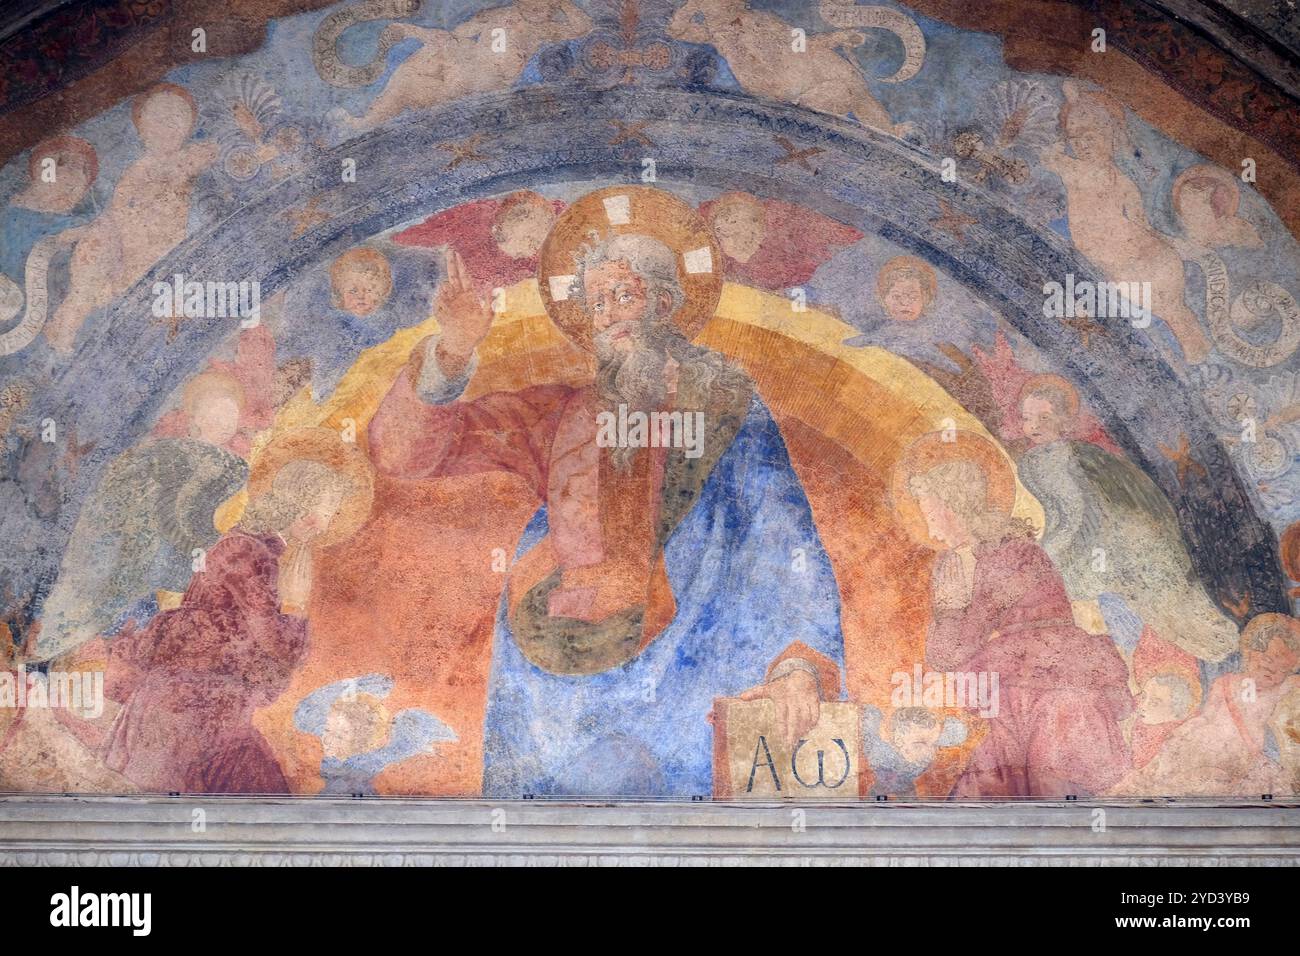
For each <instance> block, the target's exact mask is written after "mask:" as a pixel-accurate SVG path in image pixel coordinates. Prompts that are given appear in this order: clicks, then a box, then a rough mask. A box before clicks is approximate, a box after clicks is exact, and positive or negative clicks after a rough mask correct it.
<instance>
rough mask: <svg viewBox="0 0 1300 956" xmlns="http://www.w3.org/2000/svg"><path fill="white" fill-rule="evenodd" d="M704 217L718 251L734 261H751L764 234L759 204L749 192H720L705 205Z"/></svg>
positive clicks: (763, 213)
mask: <svg viewBox="0 0 1300 956" xmlns="http://www.w3.org/2000/svg"><path fill="white" fill-rule="evenodd" d="M706 218H707V219H708V222H709V225H710V226H712V227H713V234H714V235H715V236H717V237H718V245H719V246H721V247H722V251H723V252H725V253H726V254H727V255H728V256H730V257H731V258H732V259H735V260H736V261H737V262H748V261H749V260H750V259H752V258H754V254H755V253H756V252H758V250H759V248H760V247H761V246H762V245H763V239H764V238H765V237H766V235H767V213H766V210H765V209H764V207H763V201H762V200H761V199H759V198H758V197H757V196H751V195H750V194H749V193H743V192H729V193H723V194H722V195H721V196H719V197H718V198H717V199H715V200H714V201H713V202H712V203H710V204H709V206H708V212H707V215H706Z"/></svg>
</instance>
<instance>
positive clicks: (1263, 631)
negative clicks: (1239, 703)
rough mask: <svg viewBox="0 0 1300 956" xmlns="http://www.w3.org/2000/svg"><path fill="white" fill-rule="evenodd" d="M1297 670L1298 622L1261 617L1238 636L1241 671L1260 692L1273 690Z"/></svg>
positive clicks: (1283, 616) (1277, 616)
mask: <svg viewBox="0 0 1300 956" xmlns="http://www.w3.org/2000/svg"><path fill="white" fill-rule="evenodd" d="M1297 666H1300V621H1298V620H1296V619H1295V618H1294V617H1291V616H1290V615H1289V614H1260V615H1259V616H1257V617H1254V618H1252V619H1251V621H1250V623H1249V624H1247V625H1246V626H1245V628H1243V629H1242V632H1241V670H1242V672H1243V673H1244V674H1246V675H1247V676H1248V677H1250V678H1252V679H1253V680H1254V681H1255V683H1256V684H1257V685H1258V686H1259V687H1262V688H1269V687H1276V686H1278V685H1279V684H1281V683H1282V682H1283V681H1284V680H1286V679H1287V678H1288V677H1290V676H1291V675H1292V674H1294V673H1295V670H1296V667H1297Z"/></svg>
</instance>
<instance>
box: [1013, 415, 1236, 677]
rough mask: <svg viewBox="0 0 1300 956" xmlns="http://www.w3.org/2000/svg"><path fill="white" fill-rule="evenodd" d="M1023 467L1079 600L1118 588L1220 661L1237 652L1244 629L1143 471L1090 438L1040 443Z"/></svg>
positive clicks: (1160, 624)
mask: <svg viewBox="0 0 1300 956" xmlns="http://www.w3.org/2000/svg"><path fill="white" fill-rule="evenodd" d="M1019 470H1020V479H1021V481H1022V482H1023V483H1024V484H1025V487H1026V488H1028V489H1029V491H1030V492H1031V493H1032V494H1034V496H1035V497H1037V498H1038V500H1039V501H1040V502H1041V503H1042V505H1043V509H1044V512H1045V513H1046V516H1047V519H1048V520H1047V529H1046V531H1045V533H1044V537H1043V547H1044V548H1046V549H1047V551H1048V553H1049V554H1050V555H1051V556H1052V559H1053V560H1054V561H1055V562H1056V564H1057V567H1058V568H1059V569H1060V571H1061V574H1062V576H1063V577H1064V578H1065V584H1066V587H1067V589H1068V590H1069V592H1070V596H1071V597H1072V598H1074V599H1075V600H1097V599H1098V598H1099V597H1101V596H1102V595H1104V594H1108V593H1110V594H1116V595H1119V596H1120V597H1121V598H1123V600H1124V601H1125V602H1126V603H1127V604H1128V606H1129V607H1130V608H1131V609H1132V610H1133V611H1134V612H1135V613H1136V614H1137V615H1138V616H1139V617H1140V618H1141V619H1142V621H1143V622H1144V623H1145V624H1147V625H1148V626H1150V627H1152V628H1153V629H1154V630H1155V631H1156V632H1157V633H1158V634H1159V635H1160V636H1161V637H1164V638H1165V639H1167V640H1170V641H1172V642H1173V643H1175V644H1177V645H1179V646H1180V647H1182V648H1183V649H1184V650H1186V651H1188V652H1189V653H1191V654H1193V655H1195V656H1196V657H1199V658H1202V659H1204V660H1209V661H1217V660H1222V659H1223V658H1224V657H1226V656H1227V655H1228V654H1229V653H1231V652H1232V650H1233V649H1234V648H1235V646H1236V634H1237V627H1236V625H1235V624H1234V623H1233V622H1232V621H1231V620H1230V619H1228V618H1227V617H1225V616H1224V615H1223V613H1222V612H1221V611H1220V610H1219V609H1218V608H1217V607H1216V606H1215V605H1214V602H1213V601H1212V600H1211V599H1210V597H1209V595H1208V594H1207V593H1206V591H1205V588H1204V586H1203V585H1202V584H1201V582H1200V580H1199V579H1198V578H1197V577H1196V574H1195V572H1194V571H1193V567H1192V559H1191V555H1190V554H1189V553H1188V551H1187V546H1186V544H1185V543H1184V541H1183V536H1182V531H1181V529H1180V528H1179V525H1178V518H1177V516H1176V515H1175V513H1174V510H1173V508H1172V507H1171V506H1170V504H1169V502H1168V500H1166V498H1165V496H1164V495H1163V494H1162V493H1161V491H1160V489H1159V488H1157V487H1156V484H1155V482H1153V481H1152V480H1151V478H1150V477H1149V476H1148V475H1147V474H1146V473H1145V472H1143V471H1142V470H1141V469H1140V468H1138V467H1137V466H1136V465H1135V464H1133V463H1132V462H1130V461H1128V460H1127V459H1125V458H1122V457H1120V456H1118V455H1114V454H1112V453H1110V452H1109V451H1106V450H1105V449H1104V448H1101V447H1099V446H1097V445H1094V444H1092V443H1090V442H1083V441H1074V442H1065V443H1057V444H1055V445H1052V446H1042V447H1040V448H1037V449H1032V450H1031V451H1029V452H1027V453H1026V454H1025V455H1024V457H1022V458H1021V460H1020V469H1019Z"/></svg>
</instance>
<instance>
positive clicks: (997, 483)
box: [890, 431, 1016, 550]
mask: <svg viewBox="0 0 1300 956" xmlns="http://www.w3.org/2000/svg"><path fill="white" fill-rule="evenodd" d="M945 434H948V433H946V432H931V433H930V434H928V435H922V436H921V437H920V438H918V439H916V441H914V442H912V444H910V445H909V446H908V447H907V450H906V451H905V452H903V456H902V457H901V458H899V460H898V463H897V464H895V465H894V472H893V476H892V479H891V483H890V490H891V492H892V494H893V503H894V511H895V512H896V513H897V514H898V520H899V523H900V524H902V526H903V527H904V528H906V529H907V533H908V534H909V535H911V536H912V539H913V540H914V541H916V542H918V543H919V544H923V545H925V546H926V547H929V548H934V549H936V550H939V549H940V548H941V547H942V545H940V544H939V542H937V541H935V540H934V539H933V538H931V537H930V531H929V528H928V527H927V526H926V523H925V516H924V515H922V514H921V509H920V507H919V506H918V505H917V503H916V498H915V497H914V496H913V495H912V491H911V488H910V487H909V482H910V481H911V480H912V478H913V477H915V476H916V475H923V474H925V473H926V472H928V471H930V470H931V469H932V468H935V467H936V466H938V465H942V464H945V463H946V462H950V461H970V462H973V463H974V464H976V465H978V466H979V467H980V470H982V471H983V472H984V474H985V476H986V477H987V479H988V502H989V505H990V506H991V507H993V508H996V509H998V510H999V511H1002V512H1004V513H1005V514H1011V509H1012V507H1013V506H1014V505H1015V501H1016V476H1015V474H1014V473H1013V472H1012V470H1011V463H1010V462H1009V461H1008V460H1007V457H1006V455H1004V454H1003V453H1002V451H1001V450H1000V449H999V448H998V447H997V446H996V445H994V444H993V443H992V442H991V441H989V440H988V439H986V438H981V437H980V436H979V435H976V434H975V433H974V432H966V431H958V432H956V433H955V435H954V436H953V438H952V440H951V441H944V436H945Z"/></svg>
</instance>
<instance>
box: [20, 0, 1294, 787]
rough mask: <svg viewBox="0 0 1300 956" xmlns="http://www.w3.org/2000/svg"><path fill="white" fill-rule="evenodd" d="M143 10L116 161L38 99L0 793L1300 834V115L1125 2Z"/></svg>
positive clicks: (110, 97)
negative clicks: (1136, 823)
mask: <svg viewBox="0 0 1300 956" xmlns="http://www.w3.org/2000/svg"><path fill="white" fill-rule="evenodd" d="M101 6H102V7H106V8H113V7H116V8H119V9H120V12H121V14H122V16H121V17H119V18H118V19H117V20H114V21H113V23H114V24H115V26H114V27H113V29H116V30H120V31H121V38H120V41H121V42H119V43H118V45H117V46H116V47H115V48H114V49H115V50H116V51H117V52H116V53H112V54H111V55H110V54H107V53H106V54H105V56H104V58H102V59H101V61H98V62H97V65H94V66H93V69H92V67H86V69H88V70H91V72H90V73H89V74H87V76H86V77H85V78H83V79H82V80H81V81H79V82H78V84H77V85H74V86H72V87H68V89H67V90H66V91H65V93H64V94H62V95H63V96H64V97H65V99H66V100H67V101H68V105H67V106H66V107H65V108H64V109H63V111H62V112H61V113H60V117H61V119H60V121H59V122H57V123H55V124H53V125H51V124H49V123H48V122H45V123H42V122H38V121H37V117H38V116H39V114H38V113H34V112H33V109H34V107H33V106H32V104H33V103H38V102H39V101H40V98H41V96H42V95H43V93H47V92H49V91H48V90H42V89H41V88H40V87H39V82H38V81H35V80H33V81H32V82H31V83H18V84H15V85H13V86H12V87H3V88H0V98H3V100H4V102H3V103H0V109H3V112H4V114H7V118H5V116H4V115H0V120H3V121H4V122H5V124H6V129H7V130H8V131H9V133H10V134H11V137H10V138H11V146H10V148H8V149H7V150H6V153H5V157H4V166H3V168H2V169H0V201H3V202H4V204H5V211H4V239H3V241H4V250H3V256H2V257H0V380H2V382H3V384H2V385H0V431H2V434H3V439H2V440H3V466H4V467H3V471H2V472H0V496H2V500H3V512H2V513H0V522H2V524H0V527H2V528H3V545H4V546H3V549H0V580H2V581H3V589H4V614H3V619H2V621H0V652H2V653H3V656H4V661H3V662H2V663H3V669H2V670H0V791H6V792H8V791H13V792H22V793H47V792H74V793H100V794H115V793H135V792H139V793H213V794H230V793H241V794H295V795H316V794H319V795H325V796H356V795H364V796H377V795H411V796H422V797H477V796H488V797H493V798H500V799H522V798H526V797H540V798H545V797H555V798H559V797H609V798H623V799H677V800H691V799H710V798H712V799H718V800H743V799H756V800H764V801H771V800H778V799H790V800H805V799H807V800H812V799H830V800H841V801H843V800H905V801H908V800H936V801H942V800H963V801H967V800H988V801H1001V800H1014V799H1026V798H1050V799H1062V798H1065V797H1078V798H1103V797H1105V798H1126V799H1127V798H1145V797H1153V796H1175V797H1214V798H1231V799H1258V798H1260V797H1261V796H1263V795H1268V796H1270V797H1271V796H1273V795H1277V796H1285V795H1297V794H1300V620H1297V617H1296V611H1297V604H1296V602H1297V600H1298V599H1300V469H1298V468H1297V465H1296V460H1297V448H1298V447H1300V352H1298V351H1297V350H1298V349H1300V307H1297V305H1296V300H1295V294H1296V291H1297V290H1300V247H1298V246H1297V235H1300V232H1298V230H1300V161H1298V158H1297V157H1300V151H1298V150H1296V149H1295V148H1294V147H1295V144H1296V141H1297V140H1298V139H1300V136H1297V135H1296V134H1297V116H1298V115H1300V113H1297V112H1296V111H1295V106H1294V102H1293V101H1292V110H1291V112H1289V113H1286V112H1273V113H1269V112H1268V111H1267V106H1268V104H1270V103H1273V102H1275V100H1276V99H1277V98H1278V97H1282V98H1285V96H1286V93H1285V91H1280V90H1279V89H1277V88H1275V87H1274V86H1273V85H1270V83H1269V81H1268V80H1267V78H1264V77H1260V76H1254V79H1253V80H1252V81H1251V83H1252V84H1253V85H1247V86H1244V87H1243V86H1241V85H1240V84H1238V85H1237V86H1233V85H1232V84H1227V83H1224V84H1219V85H1211V86H1204V85H1203V86H1201V87H1198V86H1196V85H1195V84H1187V83H1180V82H1176V80H1175V79H1173V78H1170V76H1168V75H1166V74H1165V73H1162V72H1160V71H1159V70H1156V69H1154V68H1152V69H1151V70H1150V72H1149V73H1147V74H1144V76H1145V78H1144V79H1143V81H1142V82H1141V83H1136V82H1135V80H1134V72H1133V71H1134V70H1135V69H1138V70H1140V69H1143V67H1142V66H1141V64H1143V63H1146V64H1148V65H1149V63H1150V62H1151V61H1152V58H1153V57H1155V58H1157V59H1158V56H1157V54H1158V53H1159V51H1160V50H1162V49H1164V47H1162V46H1161V37H1160V36H1158V35H1155V34H1154V33H1153V32H1152V30H1151V29H1148V28H1147V27H1146V26H1145V25H1144V22H1143V21H1133V20H1132V19H1130V18H1129V17H1127V16H1126V12H1125V9H1124V8H1123V7H1121V8H1119V9H1112V8H1111V7H1110V6H1108V5H1106V4H1102V5H1101V8H1100V12H1098V11H1093V12H1092V13H1090V14H1087V15H1084V14H1083V13H1081V14H1080V16H1079V17H1078V18H1076V19H1071V18H1069V17H1067V18H1066V19H1065V21H1063V23H1062V24H1058V25H1057V27H1056V28H1055V29H1054V32H1052V33H1051V40H1050V42H1049V41H1044V44H1043V46H1042V47H1041V49H1040V48H1027V47H1026V43H1025V41H1024V39H1023V36H1022V35H1021V34H1018V33H1016V32H1015V31H1014V30H1011V29H1009V27H1008V25H1007V24H1008V22H1010V20H1009V19H1008V18H1010V19H1011V20H1014V19H1015V18H1016V17H1019V18H1023V19H1025V20H1027V21H1029V22H1044V21H1043V18H1045V17H1049V16H1055V14H1052V13H1050V12H1049V11H1047V10H1046V8H1047V7H1049V6H1053V5H1049V4H1043V3H1039V2H1035V0H1024V2H1017V0H1008V2H1006V3H1002V4H996V5H991V6H996V7H997V9H998V10H999V11H1002V12H1001V14H1000V15H999V16H989V17H988V18H987V19H986V20H985V21H984V22H971V17H970V15H969V14H968V13H966V12H964V11H963V10H962V5H960V4H952V3H948V2H946V0H917V2H915V3H913V4H910V5H905V4H892V3H891V4H886V5H861V4H857V3H854V2H852V0H820V2H817V3H799V2H793V0H769V2H759V0H686V2H684V3H679V2H676V0H513V2H510V3H505V4H496V5H491V4H486V3H483V2H480V0H464V2H459V3H449V4H438V3H433V2H430V0H424V2H421V0H361V2H344V3H326V2H318V0H278V2H271V0H267V2H264V3H259V2H251V3H247V4H243V6H244V7H247V8H248V10H246V11H245V15H246V17H250V18H251V20H249V22H250V23H251V22H256V23H257V24H259V25H260V27H262V29H261V30H260V31H251V32H248V33H246V34H240V35H238V36H235V35H234V34H233V33H232V32H231V31H228V30H225V29H222V28H221V25H222V24H223V23H224V22H225V21H224V20H223V17H225V15H226V11H225V8H226V7H227V6H228V4H224V3H218V2H214V3H212V4H211V7H212V19H211V23H210V24H207V29H206V30H205V29H204V23H203V22H202V21H203V17H202V16H199V18H198V21H196V23H195V24H194V25H193V28H194V29H193V30H190V29H189V28H186V29H185V30H178V29H173V30H172V32H171V33H170V34H168V36H169V37H170V39H168V40H167V42H168V43H171V44H174V45H175V49H171V48H170V47H169V48H168V49H169V50H170V52H168V53H167V54H166V56H163V57H162V58H161V59H158V58H154V59H153V60H151V61H150V62H151V66H150V67H149V69H134V70H133V69H128V67H129V64H130V60H129V58H130V56H131V55H132V54H131V51H132V50H133V49H134V48H135V47H134V45H135V44H145V43H153V42H155V39H150V37H153V34H152V33H150V31H151V30H153V29H154V28H155V26H156V25H155V24H154V22H153V20H152V12H151V11H150V10H147V9H144V8H147V7H151V6H154V5H145V4H133V3H130V2H126V0H123V2H120V3H117V4H112V3H110V4H104V5H101ZM156 6H158V7H159V8H160V9H163V11H164V15H165V14H166V8H169V5H168V4H166V3H163V4H159V5H156ZM199 6H202V5H201V4H200V5H199ZM137 8H140V9H137ZM86 15H87V16H93V15H92V14H86ZM1090 17H1091V18H1092V19H1090ZM1098 18H1100V19H1099V22H1098V23H1094V20H1096V19H1098ZM1099 25H1100V26H1102V27H1104V28H1103V29H1101V31H1100V32H1101V34H1102V40H1101V43H1100V46H1098V45H1097V44H1098V41H1097V36H1096V35H1095V32H1094V27H1096V26H1099ZM173 26H174V25H173ZM1170 29H1174V28H1170ZM209 33H210V35H209ZM1107 35H1109V38H1110V46H1109V47H1107V43H1106V36H1107ZM1134 51H1147V52H1150V56H1149V57H1147V58H1146V59H1142V58H1141V57H1138V56H1137V55H1136V54H1135V53H1134ZM1204 52H1205V59H1204V60H1197V61H1196V63H1200V64H1202V65H1203V68H1204V69H1208V70H1213V69H1215V68H1216V67H1215V63H1214V62H1212V58H1213V57H1214V56H1222V55H1223V54H1222V53H1221V52H1219V51H1216V50H1214V49H1206V50H1205V51H1204ZM1196 63H1191V62H1190V61H1189V62H1181V63H1178V64H1164V65H1165V66H1166V67H1167V68H1168V69H1169V70H1173V69H1193V68H1200V67H1196ZM1207 64H1208V65H1207ZM1227 69H1228V67H1227V66H1223V67H1221V70H1227ZM32 84H36V85H32ZM1233 95H1237V96H1239V97H1241V98H1242V99H1241V102H1246V103H1247V106H1246V107H1242V106H1241V103H1237V108H1235V109H1231V108H1229V107H1231V106H1233V103H1232V102H1231V101H1230V98H1231V97H1232V96H1233Z"/></svg>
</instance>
